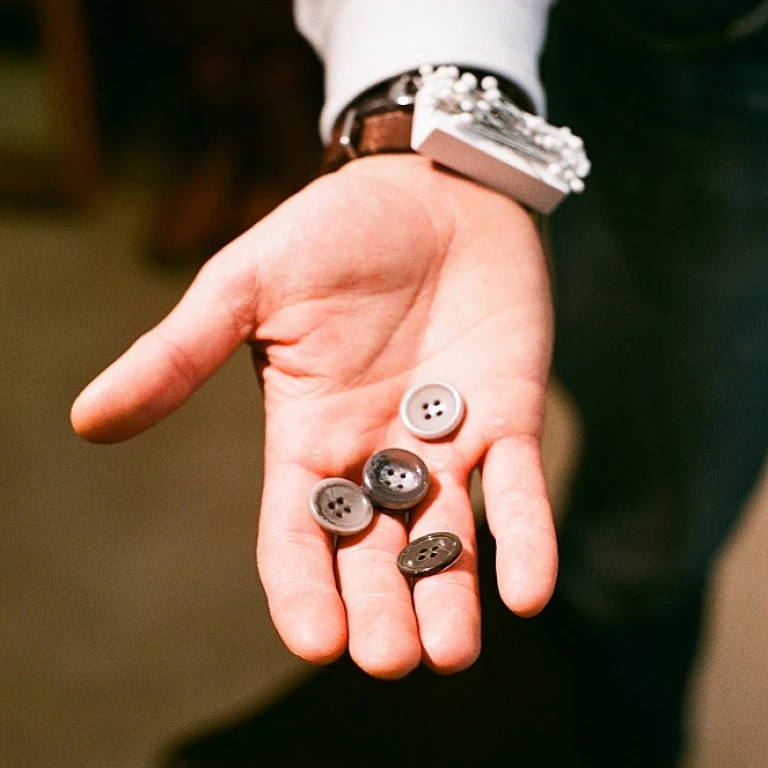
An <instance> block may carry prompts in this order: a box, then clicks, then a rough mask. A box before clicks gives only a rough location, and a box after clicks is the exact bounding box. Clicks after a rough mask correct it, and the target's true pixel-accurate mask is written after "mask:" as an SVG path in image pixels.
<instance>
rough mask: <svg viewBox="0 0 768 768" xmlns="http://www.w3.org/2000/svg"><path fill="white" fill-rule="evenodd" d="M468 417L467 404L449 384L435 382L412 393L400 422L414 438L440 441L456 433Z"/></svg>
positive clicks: (410, 392)
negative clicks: (455, 430) (462, 420)
mask: <svg viewBox="0 0 768 768" xmlns="http://www.w3.org/2000/svg"><path fill="white" fill-rule="evenodd" d="M463 416H464V400H463V399H462V397H461V395H460V394H459V391H458V390H457V389H456V387H454V386H453V385H452V384H448V382H446V381H432V382H430V383H429V384H421V385H420V386H418V387H414V388H413V389H410V390H408V392H406V393H405V397H403V400H402V402H401V403H400V418H401V419H402V420H403V422H404V423H405V426H406V427H408V430H409V431H410V432H411V434H414V435H416V437H420V438H422V439H423V440H437V439H438V438H440V437H445V436H446V435H449V434H450V433H451V432H453V430H454V429H456V427H457V426H458V425H459V422H460V421H461V419H462V418H463Z"/></svg>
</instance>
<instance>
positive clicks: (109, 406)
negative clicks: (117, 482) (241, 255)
mask: <svg viewBox="0 0 768 768" xmlns="http://www.w3.org/2000/svg"><path fill="white" fill-rule="evenodd" d="M255 301H256V295H255V290H251V289H250V286H248V285H247V281H246V280H244V279H243V278H242V276H239V275H235V274H234V273H233V271H232V270H230V274H227V273H226V267H225V264H224V261H223V260H218V259H214V260H212V261H211V262H209V264H208V265H206V266H205V267H204V268H203V269H202V270H201V271H200V273H199V275H198V276H197V278H196V279H195V281H194V282H193V283H192V285H191V286H190V288H189V290H188V291H187V292H186V294H185V295H184V297H183V298H182V299H181V301H180V302H179V304H178V305H177V306H176V308H175V309H174V310H173V311H172V312H171V313H170V314H169V315H168V316H167V317H166V318H165V319H164V320H163V321H162V322H161V323H159V324H158V325H157V326H155V328H153V329H152V330H151V331H149V332H148V333H146V334H144V335H143V336H142V337H141V338H140V339H138V341H136V343H135V344H134V345H133V346H132V347H131V348H130V349H129V350H128V351H127V352H126V353H125V354H124V355H122V357H120V358H119V359H118V360H117V361H116V362H114V363H113V364H112V365H111V366H109V368H107V369H106V370H105V371H104V372H103V373H102V374H101V375H100V376H98V377H97V378H96V379H95V380H94V381H92V382H91V384H89V385H88V386H87V387H86V388H85V389H84V390H83V392H82V393H81V394H80V396H79V397H78V398H77V400H76V401H75V403H74V405H73V406H72V412H71V420H72V425H73V427H74V429H75V431H76V432H77V433H78V434H79V435H81V436H82V437H84V438H86V439H87V440H90V441H92V442H99V443H108V442H116V441H119V440H124V439H126V438H129V437H132V436H133V435H136V434H138V433H139V432H142V431H143V430H145V429H147V428H148V427H150V426H152V425H153V424H155V423H157V422H158V421H160V420H161V419H162V418H164V417H165V416H167V415H168V414H169V413H171V412H172V411H174V410H175V409H176V408H178V407H179V406H180V405H181V404H182V403H184V402H185V401H186V400H187V398H189V396H190V395H191V394H192V393H193V392H194V391H195V390H196V389H197V388H198V387H200V385H201V384H202V383H203V382H204V381H205V380H206V379H207V378H208V377H210V376H211V375H212V374H213V373H214V372H215V371H216V370H217V369H218V368H219V367H220V366H221V365H222V364H223V363H224V362H225V361H226V360H227V358H228V357H229V356H230V355H231V354H232V353H233V352H234V351H235V349H236V348H237V347H238V345H239V344H240V343H241V342H242V341H243V340H244V339H245V338H246V337H247V336H248V335H249V334H250V332H251V326H250V324H249V318H252V317H254V312H253V308H252V306H253V304H254V303H255Z"/></svg>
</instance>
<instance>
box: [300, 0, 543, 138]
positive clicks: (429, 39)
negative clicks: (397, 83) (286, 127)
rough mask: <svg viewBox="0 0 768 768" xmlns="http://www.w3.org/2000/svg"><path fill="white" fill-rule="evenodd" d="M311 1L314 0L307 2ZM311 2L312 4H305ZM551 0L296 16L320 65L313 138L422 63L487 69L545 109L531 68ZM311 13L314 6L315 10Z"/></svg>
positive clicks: (367, 6)
mask: <svg viewBox="0 0 768 768" xmlns="http://www.w3.org/2000/svg"><path fill="white" fill-rule="evenodd" d="M314 2H317V0H314ZM312 4H313V5H314V3H312ZM551 4H552V0H518V2H511V1H510V0H473V2H472V3H471V4H470V3H463V2H462V3H458V2H456V3H450V2H446V0H387V2H385V3H381V2H371V0H346V2H336V3H330V4H329V5H330V6H332V8H331V9H330V10H331V15H330V18H325V19H322V20H321V21H324V22H325V23H324V24H314V25H312V24H311V22H313V21H314V22H317V21H318V19H317V17H314V16H313V14H312V13H311V12H306V13H302V8H301V6H302V3H297V7H296V11H297V13H296V20H297V24H298V27H299V30H300V31H301V32H302V33H303V34H304V35H305V37H307V39H308V40H309V41H310V42H311V43H312V44H313V45H314V47H315V49H316V50H317V52H318V54H319V55H320V57H321V58H322V60H323V61H324V64H325V87H326V99H325V106H324V108H323V111H322V115H321V118H320V133H321V136H322V138H323V141H328V139H329V137H330V135H331V131H332V129H333V125H334V123H335V122H336V119H337V117H338V115H339V114H340V113H341V111H342V110H343V109H344V108H345V107H346V106H347V105H348V104H349V103H350V102H352V101H354V99H355V98H356V97H357V96H359V95H360V94H361V93H363V92H365V91H367V90H368V89H369V88H371V87H372V86H374V85H376V84H378V83H380V82H382V81H384V80H387V79H389V78H391V77H395V76H397V75H398V74H401V73H402V72H408V71H410V70H414V69H416V68H418V67H419V66H420V65H421V64H456V65H458V66H459V67H467V68H472V67H476V68H478V69H483V70H487V71H490V72H494V73H496V74H497V75H499V76H500V77H503V78H505V79H507V80H510V81H512V82H513V83H515V84H516V85H517V86H519V87H520V88H521V89H522V90H523V91H525V92H526V93H527V94H528V96H529V97H530V99H531V101H532V102H533V104H534V105H535V107H536V110H537V112H538V113H539V114H544V113H545V111H546V102H545V96H544V90H543V88H542V85H541V81H540V79H539V72H538V63H539V56H540V54H541V48H542V45H543V43H544V38H545V35H546V24H547V15H548V13H549V8H550V6H551ZM315 8H317V6H315Z"/></svg>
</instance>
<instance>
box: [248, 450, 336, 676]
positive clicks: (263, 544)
mask: <svg viewBox="0 0 768 768" xmlns="http://www.w3.org/2000/svg"><path fill="white" fill-rule="evenodd" d="M320 479H321V478H319V477H317V476H316V475H314V474H312V473H311V472H308V471H307V470H304V469H302V468H301V467H298V466H297V465H295V464H291V463H288V462H284V463H280V462H275V463H272V464H271V465H270V467H269V471H267V472H265V480H264V492H263V495H262V504H261V515H260V517H259V535H258V540H257V547H256V562H257V566H258V570H259V576H260V577H261V581H262V584H263V586H264V591H265V593H266V596H267V602H268V604H269V611H270V614H271V616H272V621H273V623H274V625H275V627H276V629H277V631H278V632H279V634H280V636H281V637H282V638H283V642H284V643H285V644H286V646H287V647H288V648H289V649H290V650H291V651H292V652H293V653H295V654H296V655H297V656H299V657H300V658H302V659H305V660H306V661H309V662H312V663H315V664H325V663H328V662H331V661H333V660H334V659H336V658H338V657H339V656H340V655H341V654H342V653H343V652H344V650H345V648H346V646H347V619H346V614H345V610H344V605H343V603H342V601H341V597H340V596H339V593H338V589H337V586H336V574H335V571H334V552H333V549H334V548H333V537H332V536H331V535H330V534H328V533H326V532H325V531H323V530H322V529H321V528H320V527H319V526H318V525H317V524H316V523H315V521H314V520H313V519H312V516H311V515H310V513H309V497H310V492H311V490H312V487H313V486H314V485H315V483H317V482H319V480H320Z"/></svg>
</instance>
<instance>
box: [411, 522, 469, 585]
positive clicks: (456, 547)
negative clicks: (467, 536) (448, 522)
mask: <svg viewBox="0 0 768 768" xmlns="http://www.w3.org/2000/svg"><path fill="white" fill-rule="evenodd" d="M461 550H462V546H461V539H460V538H459V537H458V536H456V534H454V533H445V532H441V533H428V534H427V535H426V536H422V537H421V538H420V539H416V540H415V541H412V542H411V543H410V544H408V546H407V547H405V549H403V551H402V552H401V553H400V554H399V555H398V556H397V567H398V568H399V569H400V572H401V573H403V574H404V575H405V576H431V575H432V574H433V573H439V572H440V571H444V570H445V569H446V568H448V567H450V566H451V565H453V564H454V563H455V562H456V561H457V560H458V559H459V555H460V554H461Z"/></svg>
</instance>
